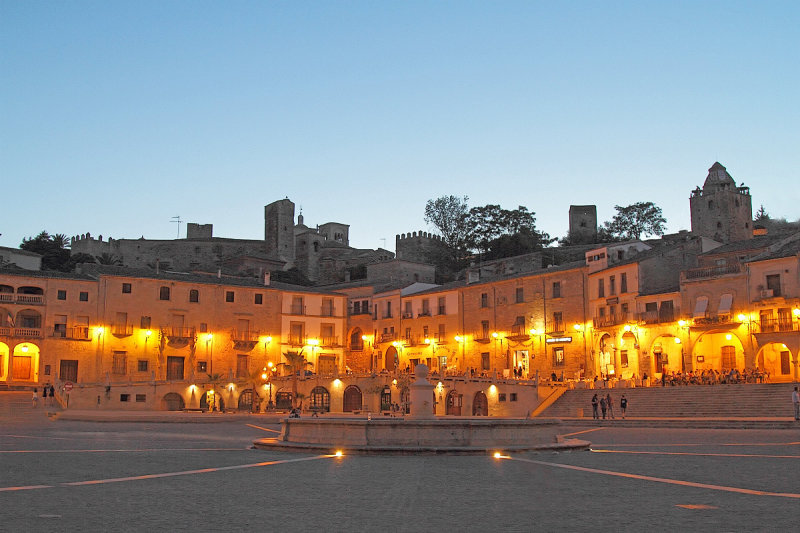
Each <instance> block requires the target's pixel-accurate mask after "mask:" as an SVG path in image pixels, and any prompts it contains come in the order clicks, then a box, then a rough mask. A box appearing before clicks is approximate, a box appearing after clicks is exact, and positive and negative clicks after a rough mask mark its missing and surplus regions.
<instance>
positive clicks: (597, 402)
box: [592, 392, 628, 420]
mask: <svg viewBox="0 0 800 533" xmlns="http://www.w3.org/2000/svg"><path fill="white" fill-rule="evenodd" d="M598 407H599V408H600V411H601V412H602V413H603V420H605V419H606V416H607V417H608V418H610V419H612V420H613V419H614V418H615V417H614V399H613V398H612V397H611V393H610V392H609V393H608V394H606V395H605V396H600V398H599V399H598V397H597V393H595V395H594V396H592V418H594V419H595V420H598V419H599V418H600V413H599V412H598ZM619 409H620V411H621V412H622V418H625V411H626V410H627V409H628V399H627V398H626V397H625V395H624V394H623V395H622V398H620V399H619Z"/></svg>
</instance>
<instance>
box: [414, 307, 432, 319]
mask: <svg viewBox="0 0 800 533" xmlns="http://www.w3.org/2000/svg"><path fill="white" fill-rule="evenodd" d="M424 316H431V310H430V309H423V310H422V311H420V312H419V314H418V315H417V317H418V318H419V317H424Z"/></svg>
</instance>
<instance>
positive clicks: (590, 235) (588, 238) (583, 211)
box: [569, 205, 597, 244]
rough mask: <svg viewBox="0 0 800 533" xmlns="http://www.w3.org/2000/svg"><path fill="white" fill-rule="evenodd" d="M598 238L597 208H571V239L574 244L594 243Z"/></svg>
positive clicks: (579, 206) (584, 206) (593, 206)
mask: <svg viewBox="0 0 800 533" xmlns="http://www.w3.org/2000/svg"><path fill="white" fill-rule="evenodd" d="M596 237H597V206H595V205H571V206H569V238H570V241H571V242H572V243H573V244H579V243H590V242H594V240H595V238H596Z"/></svg>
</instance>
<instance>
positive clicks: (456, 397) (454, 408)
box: [445, 390, 463, 416]
mask: <svg viewBox="0 0 800 533" xmlns="http://www.w3.org/2000/svg"><path fill="white" fill-rule="evenodd" d="M462 400H463V395H462V394H459V393H458V392H456V391H455V390H451V391H450V392H448V393H447V403H446V406H447V409H446V411H445V413H446V414H448V415H452V416H461V403H462Z"/></svg>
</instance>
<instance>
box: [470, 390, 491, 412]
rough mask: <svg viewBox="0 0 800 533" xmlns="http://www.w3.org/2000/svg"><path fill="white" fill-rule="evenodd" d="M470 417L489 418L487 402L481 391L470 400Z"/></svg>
mask: <svg viewBox="0 0 800 533" xmlns="http://www.w3.org/2000/svg"><path fill="white" fill-rule="evenodd" d="M472 416H489V400H488V399H487V398H486V394H485V393H484V392H483V391H480V390H479V391H478V392H476V393H475V397H474V398H473V399H472Z"/></svg>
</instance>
